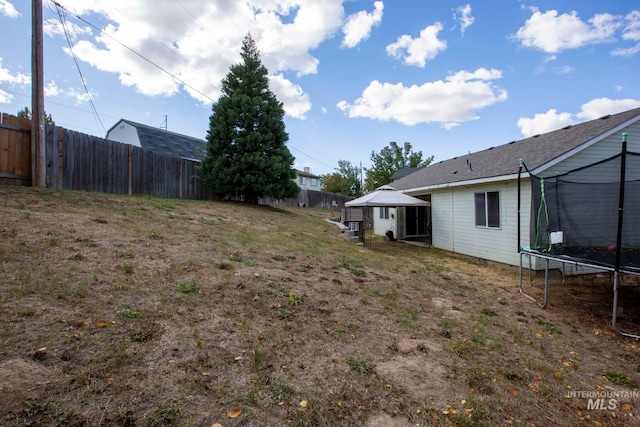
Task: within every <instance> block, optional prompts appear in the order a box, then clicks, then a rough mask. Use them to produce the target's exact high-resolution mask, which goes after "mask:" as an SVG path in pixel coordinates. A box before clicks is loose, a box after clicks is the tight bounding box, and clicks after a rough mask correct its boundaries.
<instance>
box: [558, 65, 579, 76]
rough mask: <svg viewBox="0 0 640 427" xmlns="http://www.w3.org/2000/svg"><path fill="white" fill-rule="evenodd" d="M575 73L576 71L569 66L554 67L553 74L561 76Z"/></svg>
mask: <svg viewBox="0 0 640 427" xmlns="http://www.w3.org/2000/svg"><path fill="white" fill-rule="evenodd" d="M573 71H574V70H573V68H572V67H570V66H568V65H562V66H560V67H553V72H554V73H555V74H559V75H562V74H571V73H573Z"/></svg>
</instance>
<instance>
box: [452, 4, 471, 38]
mask: <svg viewBox="0 0 640 427" xmlns="http://www.w3.org/2000/svg"><path fill="white" fill-rule="evenodd" d="M453 19H455V20H456V21H459V22H460V34H462V35H463V36H464V32H465V31H466V30H467V28H469V27H470V26H471V25H472V24H473V23H474V22H475V20H476V18H474V17H473V16H472V15H471V5H470V4H467V5H465V6H458V7H457V8H456V11H455V12H454V14H453Z"/></svg>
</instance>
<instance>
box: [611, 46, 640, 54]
mask: <svg viewBox="0 0 640 427" xmlns="http://www.w3.org/2000/svg"><path fill="white" fill-rule="evenodd" d="M638 52H640V43H638V44H636V45H635V46H633V47H629V48H626V49H625V48H621V47H619V48H617V49H614V50H612V51H611V55H613V56H633V55H635V54H636V53H638Z"/></svg>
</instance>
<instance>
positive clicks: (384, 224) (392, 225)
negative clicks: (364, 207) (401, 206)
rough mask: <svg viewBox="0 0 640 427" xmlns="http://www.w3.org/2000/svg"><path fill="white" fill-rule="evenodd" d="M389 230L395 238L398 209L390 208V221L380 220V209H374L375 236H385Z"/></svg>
mask: <svg viewBox="0 0 640 427" xmlns="http://www.w3.org/2000/svg"><path fill="white" fill-rule="evenodd" d="M387 230H391V231H393V234H394V236H396V237H397V233H396V208H389V219H381V218H380V208H379V207H375V208H373V232H374V234H377V235H380V236H384V233H386V232H387Z"/></svg>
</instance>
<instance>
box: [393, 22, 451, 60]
mask: <svg viewBox="0 0 640 427" xmlns="http://www.w3.org/2000/svg"><path fill="white" fill-rule="evenodd" d="M441 30H442V24H441V23H439V22H436V23H435V24H433V25H429V26H428V27H426V28H424V29H423V30H422V31H420V36H419V37H418V38H415V39H414V38H411V36H409V35H407V34H404V35H402V36H400V37H398V39H397V40H396V42H395V43H391V44H390V45H388V46H387V54H388V55H390V56H393V57H395V58H398V59H401V60H402V62H403V63H405V64H406V65H417V66H418V67H420V68H424V66H425V64H426V61H427V60H428V59H429V60H430V59H433V58H435V57H436V56H437V55H438V53H440V52H441V51H443V50H445V49H446V48H447V42H446V41H444V40H439V39H438V33H439V32H440V31H441Z"/></svg>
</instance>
